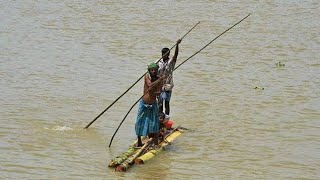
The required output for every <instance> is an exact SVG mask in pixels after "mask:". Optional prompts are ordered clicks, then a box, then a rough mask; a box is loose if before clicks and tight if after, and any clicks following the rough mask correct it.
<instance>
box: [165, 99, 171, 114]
mask: <svg viewBox="0 0 320 180" xmlns="http://www.w3.org/2000/svg"><path fill="white" fill-rule="evenodd" d="M164 105H165V108H166V115H169V113H170V101H165V102H164Z"/></svg>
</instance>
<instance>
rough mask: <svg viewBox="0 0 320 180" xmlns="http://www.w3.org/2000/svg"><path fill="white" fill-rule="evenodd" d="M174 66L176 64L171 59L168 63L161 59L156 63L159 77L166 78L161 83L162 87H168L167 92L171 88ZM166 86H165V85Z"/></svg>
mask: <svg viewBox="0 0 320 180" xmlns="http://www.w3.org/2000/svg"><path fill="white" fill-rule="evenodd" d="M175 65H176V62H174V61H172V58H170V59H169V60H168V61H166V62H165V61H164V60H163V59H161V60H160V61H159V62H158V66H159V70H158V73H159V75H160V76H163V75H164V76H167V78H166V79H165V80H164V82H163V86H164V87H165V86H167V87H168V85H169V86H170V88H169V90H172V88H173V77H172V72H173V70H174V67H175ZM166 84H167V85H166Z"/></svg>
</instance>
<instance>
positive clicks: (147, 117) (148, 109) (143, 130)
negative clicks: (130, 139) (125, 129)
mask: <svg viewBox="0 0 320 180" xmlns="http://www.w3.org/2000/svg"><path fill="white" fill-rule="evenodd" d="M158 69H159V66H158V65H157V64H156V63H151V64H149V65H148V73H147V74H146V75H145V77H144V90H143V94H144V96H143V97H142V99H141V100H140V101H139V109H138V115H137V120H136V123H135V131H136V135H137V136H138V147H141V146H142V141H141V136H147V135H149V134H151V135H153V137H154V138H153V140H154V144H155V145H158V143H159V142H158V137H159V117H158V111H159V108H158V104H157V100H156V97H157V96H159V95H160V90H161V87H162V81H163V79H162V78H159V77H158Z"/></svg>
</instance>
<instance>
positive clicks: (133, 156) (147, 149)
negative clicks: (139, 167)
mask: <svg viewBox="0 0 320 180" xmlns="http://www.w3.org/2000/svg"><path fill="white" fill-rule="evenodd" d="M184 130H185V128H182V127H180V126H178V127H176V128H175V129H171V130H167V131H166V135H165V137H164V138H163V139H162V140H161V141H160V142H159V146H158V147H156V148H155V147H152V145H153V139H152V138H148V137H143V139H142V141H143V144H144V145H143V146H142V147H141V148H136V145H137V140H135V141H134V142H133V144H131V145H130V146H129V148H128V150H127V151H125V152H123V153H122V154H121V155H120V156H117V157H116V158H114V159H112V160H111V161H110V162H109V165H108V166H109V167H110V168H114V169H115V171H118V172H124V171H127V170H128V169H129V168H130V167H131V166H132V165H134V164H144V163H146V162H147V161H148V160H150V159H152V158H153V157H154V156H156V155H157V154H158V153H159V152H161V151H163V150H164V148H165V147H166V146H168V145H170V144H171V142H172V141H173V140H174V139H176V138H177V137H178V136H180V135H181V134H182V133H183V132H184Z"/></svg>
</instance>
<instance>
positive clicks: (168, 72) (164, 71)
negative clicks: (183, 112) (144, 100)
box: [158, 39, 181, 116]
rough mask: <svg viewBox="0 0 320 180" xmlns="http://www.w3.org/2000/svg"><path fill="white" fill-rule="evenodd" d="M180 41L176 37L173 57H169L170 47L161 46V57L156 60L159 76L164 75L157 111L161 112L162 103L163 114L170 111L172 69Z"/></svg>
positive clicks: (167, 113)
mask: <svg viewBox="0 0 320 180" xmlns="http://www.w3.org/2000/svg"><path fill="white" fill-rule="evenodd" d="M180 43H181V39H178V41H177V44H176V49H175V52H174V55H173V57H172V58H171V59H170V58H169V55H170V49H169V48H163V49H162V51H161V52H162V59H161V60H160V61H159V62H158V65H159V76H160V77H162V76H166V78H165V79H164V81H163V86H162V90H161V94H160V96H159V111H160V112H163V103H164V106H165V114H166V115H167V116H168V115H169V113H170V99H171V94H172V89H173V86H174V85H173V76H172V71H173V70H174V67H175V65H176V61H177V57H178V53H179V44H180Z"/></svg>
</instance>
